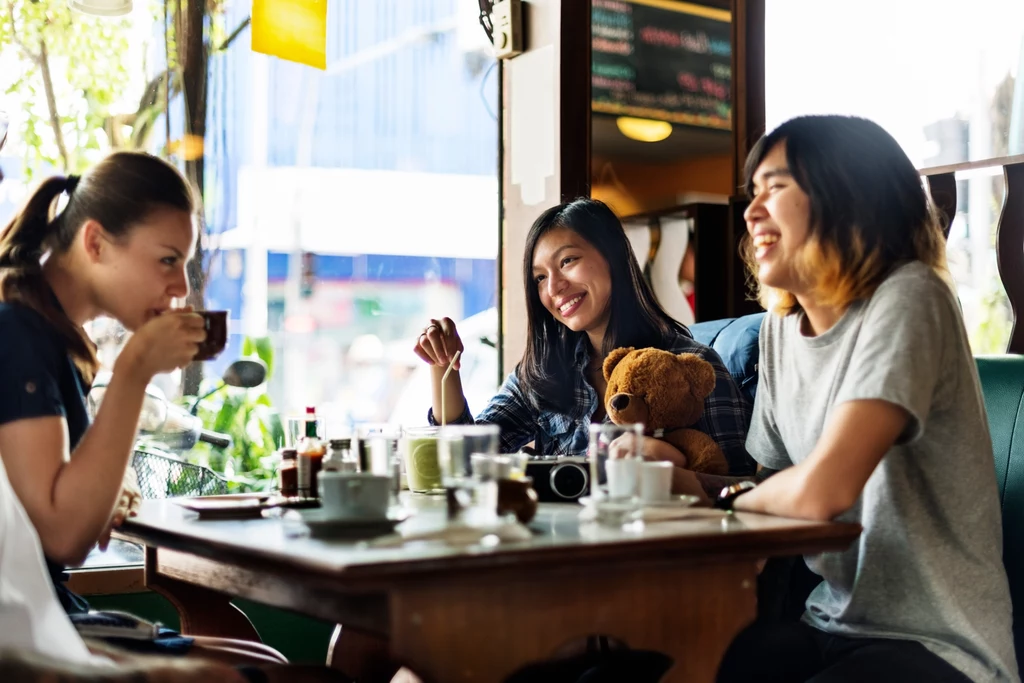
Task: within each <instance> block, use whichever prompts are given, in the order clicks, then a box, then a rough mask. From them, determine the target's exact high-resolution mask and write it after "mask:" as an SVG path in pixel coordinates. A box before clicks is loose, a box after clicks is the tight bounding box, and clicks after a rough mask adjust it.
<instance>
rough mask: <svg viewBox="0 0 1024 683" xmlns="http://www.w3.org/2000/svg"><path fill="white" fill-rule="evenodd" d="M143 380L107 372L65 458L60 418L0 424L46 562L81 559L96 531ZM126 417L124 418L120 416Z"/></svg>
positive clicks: (126, 450) (2, 444)
mask: <svg viewBox="0 0 1024 683" xmlns="http://www.w3.org/2000/svg"><path fill="white" fill-rule="evenodd" d="M146 381H147V380H146V379H145V378H138V377H133V376H132V375H131V374H130V373H115V376H114V378H113V379H112V380H111V382H110V386H109V388H108V389H107V392H106V395H105V396H104V399H103V404H102V406H101V407H100V410H99V414H98V415H97V416H96V421H95V422H94V423H93V425H92V426H91V427H90V428H89V429H88V430H87V431H86V434H85V436H84V437H83V438H82V440H81V442H80V443H79V444H78V447H77V448H76V449H75V452H74V455H73V456H72V457H71V458H70V459H68V458H67V456H66V454H67V453H68V430H67V424H66V423H65V421H64V418H63V417H38V418H31V419H27V420H18V421H15V422H11V423H9V424H6V425H3V426H2V427H0V453H2V454H3V459H4V465H5V466H6V468H7V474H8V476H9V477H10V480H11V486H13V487H14V490H15V492H16V493H17V494H18V497H19V498H20V499H21V502H22V504H23V505H24V506H25V510H26V511H27V512H28V515H29V518H30V519H31V520H32V524H33V525H34V526H35V528H36V531H37V533H38V534H39V538H40V540H41V541H42V544H43V552H44V553H45V554H46V556H47V557H49V558H51V559H53V560H55V561H57V562H64V563H71V564H74V563H78V562H81V561H82V560H83V559H84V558H85V556H86V554H88V552H89V549H90V548H91V547H92V545H93V544H94V543H96V540H97V539H98V538H99V537H100V535H101V534H102V533H103V532H104V530H105V529H106V526H107V522H108V521H109V520H110V517H111V514H112V513H113V510H114V504H115V502H116V501H117V498H118V496H119V495H120V493H121V483H122V481H123V479H124V471H125V468H126V467H127V465H128V456H129V454H130V453H131V449H132V444H133V442H134V440H135V430H136V423H137V421H138V418H137V417H136V418H135V419H132V418H131V417H130V416H138V414H139V412H140V410H141V409H142V399H143V395H144V393H145V389H146ZM126 416H127V417H126Z"/></svg>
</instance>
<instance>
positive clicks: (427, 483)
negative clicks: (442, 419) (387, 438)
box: [398, 427, 444, 494]
mask: <svg viewBox="0 0 1024 683" xmlns="http://www.w3.org/2000/svg"><path fill="white" fill-rule="evenodd" d="M437 432H438V428H437V427H413V428H410V429H406V430H405V431H404V432H403V434H402V438H401V440H400V441H399V443H398V447H399V451H401V453H402V459H403V460H404V461H405V480H406V481H407V482H408V484H409V490H410V491H412V492H414V493H428V494H441V493H444V485H443V483H442V480H441V469H440V465H439V461H438V457H437Z"/></svg>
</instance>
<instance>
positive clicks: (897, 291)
mask: <svg viewBox="0 0 1024 683" xmlns="http://www.w3.org/2000/svg"><path fill="white" fill-rule="evenodd" d="M922 294H931V295H937V296H939V297H941V298H945V299H950V300H953V299H955V295H954V293H953V288H952V287H951V286H950V284H949V282H947V281H946V280H944V279H943V278H942V277H941V276H940V275H939V274H938V272H936V270H935V269H934V268H932V267H931V266H929V265H928V264H926V263H922V262H921V261H911V262H910V263H905V264H903V265H901V266H899V267H897V268H895V269H894V270H893V271H892V272H891V273H889V275H888V277H886V278H885V280H883V281H882V284H880V285H878V289H876V290H875V294H874V296H873V297H872V298H901V299H905V298H908V297H914V296H920V295H922Z"/></svg>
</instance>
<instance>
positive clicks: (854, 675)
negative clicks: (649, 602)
mask: <svg viewBox="0 0 1024 683" xmlns="http://www.w3.org/2000/svg"><path fill="white" fill-rule="evenodd" d="M863 681H867V682H869V683H906V682H908V681H909V682H911V683H913V682H915V681H917V682H920V683H924V682H925V681H927V682H928V683H970V679H969V678H967V677H966V676H965V675H964V674H962V673H960V671H958V670H956V669H954V668H953V667H952V666H950V665H949V664H948V663H947V662H946V661H945V660H944V659H942V658H941V657H939V656H938V655H935V654H933V653H931V652H930V651H929V650H928V649H927V648H925V646H924V645H922V644H921V643H918V642H917V641H913V640H892V639H881V638H847V637H844V636H834V635H830V634H828V633H825V632H824V631H819V630H818V629H816V628H814V627H812V626H808V625H807V624H804V623H803V622H795V623H794V622H790V623H778V622H776V623H769V622H765V621H759V622H756V623H755V624H754V625H753V626H751V627H750V628H748V629H746V630H745V631H743V632H742V633H740V635H739V636H737V637H736V640H734V641H733V643H732V645H730V646H729V649H728V651H726V653H725V657H724V658H723V659H722V664H721V667H720V668H719V670H718V678H717V682H718V683H748V682H749V683H755V682H756V683H861V682H863Z"/></svg>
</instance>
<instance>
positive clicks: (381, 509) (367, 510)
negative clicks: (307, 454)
mask: <svg viewBox="0 0 1024 683" xmlns="http://www.w3.org/2000/svg"><path fill="white" fill-rule="evenodd" d="M317 487H318V488H319V490H320V509H321V510H323V513H324V516H325V517H327V518H329V519H359V520H379V519H385V518H386V517H387V516H388V506H389V505H390V503H391V477H389V476H388V475H386V474H369V473H367V472H320V474H319V475H318V476H317Z"/></svg>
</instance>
